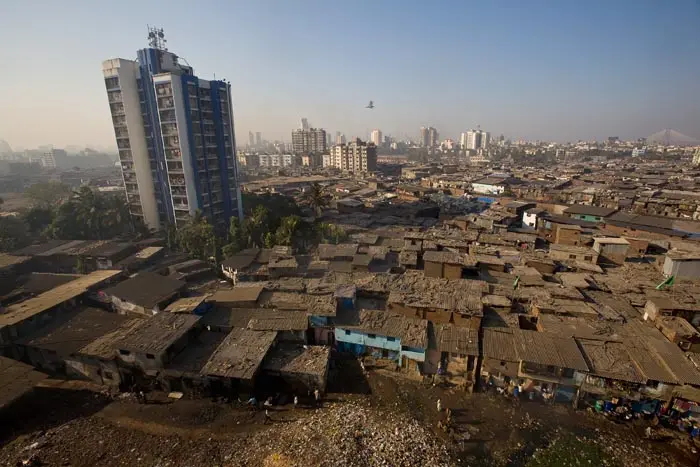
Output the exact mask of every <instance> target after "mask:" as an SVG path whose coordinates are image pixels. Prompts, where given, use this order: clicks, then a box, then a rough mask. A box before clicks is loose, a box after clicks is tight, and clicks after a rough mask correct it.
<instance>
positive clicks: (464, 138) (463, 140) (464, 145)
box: [459, 131, 469, 149]
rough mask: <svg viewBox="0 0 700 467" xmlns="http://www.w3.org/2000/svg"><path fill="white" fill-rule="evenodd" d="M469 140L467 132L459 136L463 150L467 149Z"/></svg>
mask: <svg viewBox="0 0 700 467" xmlns="http://www.w3.org/2000/svg"><path fill="white" fill-rule="evenodd" d="M468 138H469V135H468V134H467V132H466V131H465V132H463V133H461V134H460V135H459V147H460V148H461V149H467V140H468Z"/></svg>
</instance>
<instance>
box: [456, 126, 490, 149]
mask: <svg viewBox="0 0 700 467" xmlns="http://www.w3.org/2000/svg"><path fill="white" fill-rule="evenodd" d="M490 142H491V134H490V133H489V132H488V131H483V130H469V131H467V132H466V133H462V140H461V143H462V147H463V148H464V149H473V150H476V149H484V148H487V147H488V145H489V143H490Z"/></svg>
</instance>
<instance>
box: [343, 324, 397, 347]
mask: <svg viewBox="0 0 700 467" xmlns="http://www.w3.org/2000/svg"><path fill="white" fill-rule="evenodd" d="M335 338H336V341H337V342H345V343H348V344H360V345H364V346H368V347H376V348H379V349H387V350H394V351H397V352H400V351H401V342H400V339H399V338H398V337H388V336H380V335H372V336H370V335H369V334H365V333H363V332H360V331H355V330H352V329H343V328H336V332H335Z"/></svg>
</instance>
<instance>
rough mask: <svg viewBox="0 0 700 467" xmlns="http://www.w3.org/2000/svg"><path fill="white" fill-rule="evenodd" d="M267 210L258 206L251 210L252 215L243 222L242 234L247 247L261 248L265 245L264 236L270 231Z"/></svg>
mask: <svg viewBox="0 0 700 467" xmlns="http://www.w3.org/2000/svg"><path fill="white" fill-rule="evenodd" d="M269 214H270V213H269V211H268V210H267V208H266V207H265V206H263V205H258V206H256V207H255V210H253V212H252V214H251V215H250V216H249V217H247V218H246V219H245V221H244V232H245V234H246V238H247V243H248V245H255V246H258V247H262V246H264V245H265V235H266V234H267V233H269V232H270V231H271V230H272V229H271V228H270V215H269Z"/></svg>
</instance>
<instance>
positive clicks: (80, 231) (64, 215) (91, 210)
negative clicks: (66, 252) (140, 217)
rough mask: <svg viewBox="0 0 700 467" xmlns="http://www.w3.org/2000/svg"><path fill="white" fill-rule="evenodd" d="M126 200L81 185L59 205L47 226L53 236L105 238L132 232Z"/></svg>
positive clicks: (78, 238)
mask: <svg viewBox="0 0 700 467" xmlns="http://www.w3.org/2000/svg"><path fill="white" fill-rule="evenodd" d="M133 227H134V226H133V225H132V224H131V219H130V216H129V209H128V207H127V205H126V200H125V199H124V198H123V197H121V196H117V195H108V194H103V193H99V192H94V191H92V190H91V189H90V188H89V187H81V188H80V189H79V190H77V191H76V192H74V193H73V196H72V197H71V198H70V199H69V200H68V201H66V202H64V203H62V204H61V205H60V206H58V208H57V210H56V214H55V216H54V219H53V221H52V223H51V226H50V227H49V234H50V236H52V237H54V238H64V239H76V240H104V239H109V238H114V237H117V236H119V235H122V234H126V233H133V232H134V228H133Z"/></svg>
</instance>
